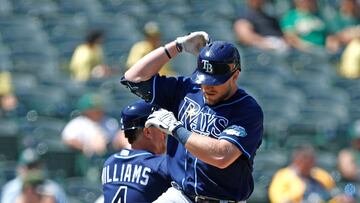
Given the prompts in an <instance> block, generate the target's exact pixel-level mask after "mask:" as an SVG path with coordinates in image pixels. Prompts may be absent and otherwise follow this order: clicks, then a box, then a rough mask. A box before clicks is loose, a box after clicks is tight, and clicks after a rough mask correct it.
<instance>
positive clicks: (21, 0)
mask: <svg viewBox="0 0 360 203" xmlns="http://www.w3.org/2000/svg"><path fill="white" fill-rule="evenodd" d="M13 6H14V11H15V12H16V13H18V14H27V15H33V16H41V17H43V16H48V15H54V14H55V13H57V11H58V9H57V4H55V3H54V1H51V0H17V2H16V3H14V5H13Z"/></svg>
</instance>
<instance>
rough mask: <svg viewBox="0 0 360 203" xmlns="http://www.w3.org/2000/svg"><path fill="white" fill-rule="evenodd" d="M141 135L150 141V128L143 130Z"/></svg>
mask: <svg viewBox="0 0 360 203" xmlns="http://www.w3.org/2000/svg"><path fill="white" fill-rule="evenodd" d="M143 135H144V136H145V137H146V138H148V139H151V130H150V128H143Z"/></svg>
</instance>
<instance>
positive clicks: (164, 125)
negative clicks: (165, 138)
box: [145, 109, 182, 135]
mask: <svg viewBox="0 0 360 203" xmlns="http://www.w3.org/2000/svg"><path fill="white" fill-rule="evenodd" d="M179 125H182V123H181V122H180V121H178V120H177V119H176V118H175V116H174V114H173V113H172V112H171V111H168V110H166V109H160V110H157V111H154V112H153V113H152V114H150V115H149V117H148V120H147V121H146V122H145V127H146V128H148V127H151V126H155V127H156V128H159V129H160V130H161V131H163V132H165V133H166V134H168V135H172V131H173V130H174V129H175V128H176V127H177V126H179Z"/></svg>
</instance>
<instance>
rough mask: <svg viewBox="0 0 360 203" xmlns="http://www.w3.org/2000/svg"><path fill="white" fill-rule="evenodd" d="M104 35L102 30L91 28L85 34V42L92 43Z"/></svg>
mask: <svg viewBox="0 0 360 203" xmlns="http://www.w3.org/2000/svg"><path fill="white" fill-rule="evenodd" d="M103 37H104V32H103V31H101V30H93V31H90V32H89V34H88V35H87V36H86V42H87V43H89V44H94V43H95V42H96V41H97V40H98V39H101V38H103Z"/></svg>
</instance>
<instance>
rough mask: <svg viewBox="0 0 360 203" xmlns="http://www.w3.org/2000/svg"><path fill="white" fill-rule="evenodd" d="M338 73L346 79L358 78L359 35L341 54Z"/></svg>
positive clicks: (359, 69)
mask: <svg viewBox="0 0 360 203" xmlns="http://www.w3.org/2000/svg"><path fill="white" fill-rule="evenodd" d="M339 73H340V75H342V76H343V77H345V78H348V79H358V78H360V37H358V38H356V39H353V40H352V41H351V42H350V43H349V44H348V45H347V46H346V48H345V50H344V52H343V54H342V56H341V62H340V69H339Z"/></svg>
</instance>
